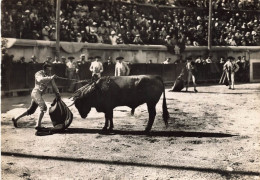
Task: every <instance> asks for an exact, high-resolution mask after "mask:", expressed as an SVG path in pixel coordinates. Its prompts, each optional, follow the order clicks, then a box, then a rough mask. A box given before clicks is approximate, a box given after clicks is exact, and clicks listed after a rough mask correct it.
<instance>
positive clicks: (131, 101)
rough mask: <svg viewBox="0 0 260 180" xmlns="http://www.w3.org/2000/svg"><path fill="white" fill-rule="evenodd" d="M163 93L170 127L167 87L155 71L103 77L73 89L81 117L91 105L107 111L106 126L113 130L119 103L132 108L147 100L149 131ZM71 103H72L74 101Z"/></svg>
mask: <svg viewBox="0 0 260 180" xmlns="http://www.w3.org/2000/svg"><path fill="white" fill-rule="evenodd" d="M162 93H163V104H162V109H163V113H162V115H163V120H164V123H165V125H166V127H167V125H168V118H169V112H168V109H167V104H166V98H165V88H164V84H163V81H162V79H161V77H159V76H152V75H139V76H120V77H102V78H100V79H98V80H97V81H94V82H91V83H88V84H87V85H85V86H83V87H81V88H80V89H78V90H77V91H75V92H74V94H73V95H72V98H73V100H74V102H73V104H75V107H76V108H77V109H78V112H79V114H80V116H81V117H82V118H86V117H87V115H88V113H89V112H90V110H91V108H92V107H94V108H96V110H97V112H103V113H105V125H104V127H103V130H107V129H108V125H109V130H110V131H112V130H113V127H114V125H113V109H114V108H115V107H117V106H128V107H130V108H132V114H133V113H134V110H135V108H136V107H138V106H139V105H141V104H144V103H146V104H147V108H148V113H149V121H148V124H147V126H146V128H145V131H146V132H149V131H150V130H151V128H152V125H153V122H154V119H155V116H156V104H157V103H158V101H159V99H160V97H161V95H162ZM73 104H72V105H73Z"/></svg>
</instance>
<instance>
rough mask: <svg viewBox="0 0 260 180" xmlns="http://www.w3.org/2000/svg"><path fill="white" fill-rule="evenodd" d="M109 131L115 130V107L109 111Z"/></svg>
mask: <svg viewBox="0 0 260 180" xmlns="http://www.w3.org/2000/svg"><path fill="white" fill-rule="evenodd" d="M109 122H110V124H109V131H113V128H114V123H113V109H112V110H110V112H109Z"/></svg>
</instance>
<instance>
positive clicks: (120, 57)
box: [116, 56, 124, 60]
mask: <svg viewBox="0 0 260 180" xmlns="http://www.w3.org/2000/svg"><path fill="white" fill-rule="evenodd" d="M123 59H124V58H123V57H122V56H119V57H117V58H116V60H123Z"/></svg>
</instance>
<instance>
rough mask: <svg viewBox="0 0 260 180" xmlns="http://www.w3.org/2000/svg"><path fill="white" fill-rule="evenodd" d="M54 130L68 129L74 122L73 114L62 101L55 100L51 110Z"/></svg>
mask: <svg viewBox="0 0 260 180" xmlns="http://www.w3.org/2000/svg"><path fill="white" fill-rule="evenodd" d="M49 114H50V117H51V121H52V124H53V126H54V130H65V129H67V128H68V127H69V126H70V124H71V123H72V120H73V114H72V112H71V111H70V109H69V108H68V107H67V105H66V104H65V103H64V102H63V101H62V100H61V99H57V98H55V99H54V100H53V102H52V104H51V107H50V109H49Z"/></svg>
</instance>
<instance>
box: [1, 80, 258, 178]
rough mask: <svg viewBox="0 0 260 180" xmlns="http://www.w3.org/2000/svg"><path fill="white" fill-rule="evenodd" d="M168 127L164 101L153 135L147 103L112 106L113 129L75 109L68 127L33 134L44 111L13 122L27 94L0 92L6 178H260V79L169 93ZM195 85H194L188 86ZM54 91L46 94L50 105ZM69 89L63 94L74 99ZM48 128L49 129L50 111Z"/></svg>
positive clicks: (27, 100)
mask: <svg viewBox="0 0 260 180" xmlns="http://www.w3.org/2000/svg"><path fill="white" fill-rule="evenodd" d="M168 90H169V88H167V90H166V91H167V92H166V97H167V104H168V110H169V113H170V116H171V117H170V119H169V127H168V128H167V129H166V128H165V126H164V123H163V120H162V108H161V105H162V99H161V100H160V101H159V103H158V104H157V116H156V119H155V122H154V125H153V128H152V131H151V133H150V134H149V135H147V134H145V133H144V132H143V131H144V129H145V126H146V124H147V118H148V113H147V109H146V105H142V106H139V107H138V108H137V109H136V112H135V115H134V116H131V115H130V108H128V107H118V108H116V109H115V110H114V126H115V127H114V132H113V133H110V134H104V133H102V131H101V128H102V127H103V125H104V115H103V114H102V113H97V112H96V110H95V109H92V110H91V112H90V114H89V116H88V117H87V118H86V119H82V118H81V117H80V116H79V114H78V112H77V110H76V108H75V107H71V108H70V109H71V111H72V112H73V114H74V119H73V122H72V124H71V126H70V128H69V129H68V130H67V131H66V132H65V133H61V134H53V135H50V136H35V129H34V126H35V123H36V120H37V118H38V115H39V110H37V111H36V113H35V114H34V115H31V116H28V117H25V118H23V119H21V120H20V121H19V122H18V126H19V128H14V127H13V125H12V123H11V117H12V116H14V115H17V114H19V113H21V112H23V111H24V110H26V108H27V107H28V106H29V104H30V96H22V97H11V98H2V114H1V118H2V120H1V124H2V127H1V135H2V136H1V140H2V142H1V151H2V156H1V162H2V173H1V175H2V179H5V180H7V179H12V180H13V179H106V180H108V179H111V180H112V179H113V180H114V179H115V180H121V179H129V180H132V179H142V180H144V179H187V180H190V179H210V180H212V179H243V180H244V179H260V157H259V156H260V84H255V83H254V84H239V85H236V89H235V90H229V89H227V87H226V86H222V85H221V86H220V85H214V86H200V87H198V90H199V92H198V93H193V92H192V91H190V92H168ZM190 90H192V88H190ZM53 97H54V96H53V95H51V94H47V95H45V99H46V102H47V106H48V107H49V106H50V103H51V101H52V99H53ZM68 97H69V94H62V100H63V101H64V102H65V103H66V104H69V103H70V100H69V99H68ZM43 126H46V127H51V126H52V124H51V122H50V119H49V115H48V113H47V114H45V117H44V120H43Z"/></svg>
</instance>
